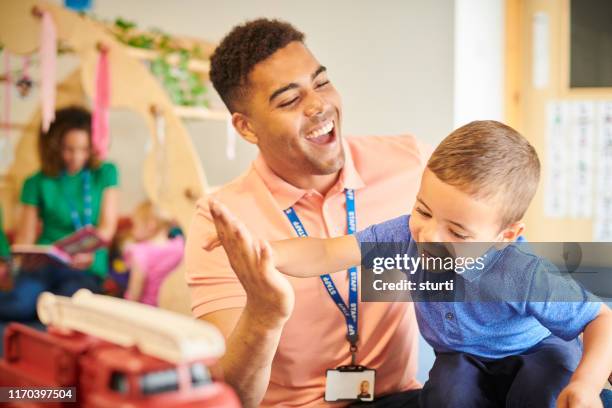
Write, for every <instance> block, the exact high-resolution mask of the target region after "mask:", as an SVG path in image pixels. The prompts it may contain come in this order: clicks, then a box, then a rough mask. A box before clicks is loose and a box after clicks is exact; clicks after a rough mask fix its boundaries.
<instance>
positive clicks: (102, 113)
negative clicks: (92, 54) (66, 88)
mask: <svg viewBox="0 0 612 408" xmlns="http://www.w3.org/2000/svg"><path fill="white" fill-rule="evenodd" d="M109 74H110V73H109V66H108V51H107V50H106V49H104V48H103V49H101V50H100V56H99V58H98V66H97V70H96V89H95V96H94V107H93V108H94V109H93V118H92V120H93V122H92V131H91V139H92V143H93V148H94V151H95V152H96V153H97V154H98V157H99V158H100V159H104V158H105V157H106V155H107V153H108V142H109V135H108V105H109V101H110V75H109Z"/></svg>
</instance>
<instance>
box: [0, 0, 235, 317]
mask: <svg viewBox="0 0 612 408" xmlns="http://www.w3.org/2000/svg"><path fill="white" fill-rule="evenodd" d="M42 12H49V13H50V15H51V17H52V19H53V22H54V24H55V27H56V30H57V40H58V44H59V45H58V49H62V50H64V52H68V53H69V54H71V55H72V56H76V58H77V59H78V61H79V64H78V67H77V68H76V69H75V70H74V72H72V73H71V74H69V75H68V76H66V77H65V78H64V79H63V80H61V81H60V82H59V83H57V91H56V108H61V107H64V106H68V105H88V101H91V100H93V97H94V91H95V89H94V82H95V75H96V62H97V60H98V56H99V53H100V52H101V51H102V50H104V51H105V52H107V55H108V63H109V66H110V81H109V82H110V101H109V105H110V106H109V108H110V109H125V110H129V111H132V112H135V113H137V114H138V115H140V116H141V117H142V119H144V122H145V123H146V125H147V128H148V130H149V132H148V133H149V135H150V137H151V140H150V146H151V149H150V150H149V151H148V152H147V155H146V158H145V160H144V163H143V165H142V174H143V182H144V190H145V193H146V195H147V196H148V198H149V199H150V200H151V201H152V202H153V203H155V204H156V205H157V206H158V207H159V208H160V209H161V210H163V211H164V212H165V213H166V214H168V215H169V216H171V217H172V218H173V219H175V220H176V221H177V222H178V223H179V225H180V226H181V227H182V228H183V229H186V227H187V226H188V224H189V221H190V218H191V216H192V214H193V212H194V207H195V202H196V200H197V199H198V198H199V197H201V196H203V195H204V194H205V192H206V190H207V181H206V177H205V175H204V171H203V168H202V165H201V163H200V161H199V158H198V156H197V154H196V151H195V149H194V146H193V144H192V140H191V138H190V135H189V134H188V132H187V129H186V127H185V125H184V123H183V121H182V119H184V118H187V119H192V120H193V119H201V120H227V119H228V113H227V112H226V111H223V110H211V109H206V108H200V107H197V108H194V107H185V106H176V105H174V104H173V103H172V101H171V99H170V98H169V96H168V94H167V92H166V90H165V89H164V88H163V86H162V84H161V83H160V82H159V81H158V79H157V78H155V76H154V75H153V74H152V73H151V71H150V70H149V68H148V67H147V65H146V64H145V63H144V62H146V61H152V60H154V59H155V58H157V56H158V55H157V54H156V51H153V50H147V49H139V48H135V47H130V46H127V45H125V44H123V43H122V42H120V41H119V40H118V39H117V38H116V37H115V35H114V33H113V27H110V26H108V25H106V24H104V23H101V22H98V21H95V20H92V19H90V18H88V17H86V16H83V15H79V14H77V13H75V12H72V11H70V10H68V9H65V8H63V7H61V6H59V5H56V4H52V3H46V2H42V1H34V0H23V1H5V2H3V3H2V5H1V12H0V44H2V46H3V47H4V49H5V50H6V51H8V52H9V53H10V54H12V55H30V54H33V53H36V52H37V51H38V49H39V46H40V35H41V13H42ZM173 40H176V41H180V42H181V43H182V45H184V46H185V48H190V49H191V48H193V47H197V48H198V49H199V50H201V57H199V58H198V59H191V60H189V63H188V69H189V70H190V71H191V72H196V73H198V75H200V76H202V77H205V78H208V70H209V67H210V63H209V61H208V59H209V57H210V55H211V54H212V51H213V50H214V44H211V43H208V42H205V41H201V40H198V39H192V38H178V39H176V38H173ZM143 61H144V62H143ZM169 61H170V63H173V62H172V58H170V59H169ZM174 63H178V61H174ZM36 103H37V104H38V106H39V105H40V103H39V102H38V101H36ZM41 115H42V114H41V108H40V107H38V108H37V109H36V110H35V112H34V114H33V115H32V116H31V117H30V118H29V120H28V121H27V122H26V123H23V124H16V125H15V124H8V123H4V124H3V125H6V126H12V129H13V130H17V131H20V132H21V137H20V138H19V139H18V140H19V141H18V144H17V145H16V148H15V152H14V159H13V161H12V164H11V165H10V167H9V168H8V171H7V172H6V173H5V174H0V205H1V206H2V209H3V213H4V217H3V218H4V223H5V228H7V229H12V228H14V226H15V222H16V221H17V220H16V214H17V211H16V210H17V208H18V201H19V195H20V189H21V186H22V184H23V181H24V180H25V178H26V177H27V176H29V175H30V174H32V173H33V172H35V171H36V170H37V169H38V168H39V166H40V163H39V162H38V155H37V154H36V152H37V144H38V133H39V129H40V126H41V125H40V124H41ZM160 116H162V117H163V121H162V123H163V126H164V128H165V131H164V132H163V137H160V132H159V123H160V121H159V118H160ZM110 137H111V143H112V138H113V131H112V127H111V129H110ZM160 164H161V165H162V166H161V167H160ZM188 299H189V296H188V294H187V288H186V285H185V282H184V277H183V271H182V267H179V269H178V270H177V271H176V272H175V273H173V274H172V275H170V277H169V278H168V279H167V281H166V283H165V284H164V286H163V287H162V288H161V290H160V305H161V306H162V307H166V308H168V309H172V310H175V311H180V312H184V313H189V305H188V302H189V300H188Z"/></svg>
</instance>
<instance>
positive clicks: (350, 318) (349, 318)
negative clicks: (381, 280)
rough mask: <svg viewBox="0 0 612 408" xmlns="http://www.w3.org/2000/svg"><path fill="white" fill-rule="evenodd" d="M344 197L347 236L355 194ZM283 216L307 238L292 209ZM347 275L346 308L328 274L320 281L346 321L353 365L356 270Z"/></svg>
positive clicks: (353, 219) (352, 222)
mask: <svg viewBox="0 0 612 408" xmlns="http://www.w3.org/2000/svg"><path fill="white" fill-rule="evenodd" d="M344 195H345V197H346V224H347V230H348V231H347V232H348V233H349V234H354V233H355V231H356V229H357V218H356V213H355V192H354V191H353V190H351V189H345V190H344ZM285 215H286V216H287V218H288V219H289V222H291V225H292V226H293V229H294V230H295V232H296V233H297V235H298V236H299V237H307V236H308V233H307V232H306V228H304V224H302V221H300V218H299V217H298V215H297V213H296V212H295V210H294V209H293V207H289V208H287V209H286V210H285ZM348 274H349V296H348V300H349V304H348V307H347V305H346V303H345V302H344V300H343V299H342V297H341V296H340V293H339V292H338V289H336V285H335V284H334V281H333V280H332V278H331V276H330V275H329V274H326V275H321V276H320V278H321V281H322V282H323V286H325V289H326V290H327V293H329V296H330V297H331V298H332V300H333V301H334V303H336V306H338V309H339V310H340V312H342V314H343V315H344V319H345V320H346V332H347V335H346V339H347V340H348V342H349V343H350V345H351V348H350V350H351V355H352V364H353V365H355V353H356V352H357V341H358V340H359V335H358V329H357V328H358V316H359V313H358V308H357V291H358V282H357V268H356V267H352V268H350V269H349V270H348Z"/></svg>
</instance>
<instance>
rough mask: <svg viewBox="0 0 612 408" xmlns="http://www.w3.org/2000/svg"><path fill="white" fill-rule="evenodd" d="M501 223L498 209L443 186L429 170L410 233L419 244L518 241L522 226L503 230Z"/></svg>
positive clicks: (493, 204) (447, 185) (489, 203)
mask: <svg viewBox="0 0 612 408" xmlns="http://www.w3.org/2000/svg"><path fill="white" fill-rule="evenodd" d="M500 219H501V217H500V210H499V205H497V204H495V203H492V202H490V200H489V201H487V200H484V199H476V198H474V197H472V196H470V195H468V194H466V193H464V192H462V191H461V190H459V189H458V188H456V187H453V186H451V185H449V184H446V183H444V182H442V181H441V180H440V179H439V178H438V177H436V175H435V174H434V173H433V172H431V171H430V170H429V169H428V168H426V169H425V172H424V173H423V177H422V179H421V187H420V190H419V193H418V194H417V201H416V203H415V204H414V208H413V209H412V215H411V217H410V233H411V234H412V238H413V239H414V240H415V241H416V242H418V243H428V242H502V241H503V242H510V241H515V240H516V238H517V237H518V236H519V235H520V233H521V232H522V231H523V224H522V223H520V222H517V223H514V224H512V225H510V226H508V227H506V228H504V229H501V225H500Z"/></svg>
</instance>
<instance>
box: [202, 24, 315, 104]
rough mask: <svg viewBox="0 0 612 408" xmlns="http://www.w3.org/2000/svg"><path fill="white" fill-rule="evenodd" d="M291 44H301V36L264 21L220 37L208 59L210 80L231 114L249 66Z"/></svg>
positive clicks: (239, 26)
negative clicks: (296, 42) (217, 44)
mask: <svg viewBox="0 0 612 408" xmlns="http://www.w3.org/2000/svg"><path fill="white" fill-rule="evenodd" d="M293 41H299V42H304V34H303V33H302V32H300V31H298V30H297V29H296V28H295V27H293V26H292V25H291V24H289V23H286V22H284V21H279V20H269V19H265V18H260V19H257V20H253V21H248V22H246V23H244V24H242V25H238V26H236V27H234V28H233V29H232V31H230V32H229V34H227V35H226V36H225V38H223V40H222V41H221V43H220V44H219V46H218V47H217V48H216V49H215V52H214V53H213V55H212V57H211V59H210V79H211V81H212V83H213V86H214V87H215V89H216V90H217V92H218V93H219V96H221V99H223V102H225V105H226V106H227V108H228V109H229V110H230V111H231V112H234V111H236V108H237V102H238V101H239V100H240V98H242V97H243V96H244V95H245V94H246V89H245V87H246V86H247V85H248V75H249V73H250V72H251V70H252V69H253V67H254V66H255V65H256V64H258V63H259V62H261V61H263V60H265V59H267V58H268V57H270V56H271V55H272V54H274V53H275V52H276V51H277V50H279V49H281V48H283V47H285V46H286V45H287V44H289V43H290V42H293Z"/></svg>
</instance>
